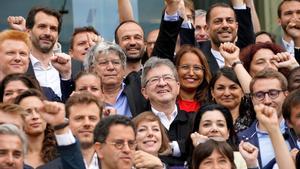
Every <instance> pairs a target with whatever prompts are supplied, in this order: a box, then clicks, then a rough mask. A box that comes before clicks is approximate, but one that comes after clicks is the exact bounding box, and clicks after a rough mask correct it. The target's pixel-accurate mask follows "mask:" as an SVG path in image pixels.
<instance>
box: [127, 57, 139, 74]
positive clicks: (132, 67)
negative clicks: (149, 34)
mask: <svg viewBox="0 0 300 169" xmlns="http://www.w3.org/2000/svg"><path fill="white" fill-rule="evenodd" d="M141 65H142V64H141V60H140V61H138V62H127V63H126V69H125V74H126V76H127V75H128V74H129V73H131V72H133V71H136V72H138V71H140V70H141Z"/></svg>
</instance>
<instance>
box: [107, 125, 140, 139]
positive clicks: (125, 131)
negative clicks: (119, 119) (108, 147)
mask: <svg viewBox="0 0 300 169" xmlns="http://www.w3.org/2000/svg"><path fill="white" fill-rule="evenodd" d="M107 139H111V140H114V139H127V140H135V133H134V130H133V128H132V127H131V126H126V125H123V124H114V125H111V126H110V127H109V134H108V136H107Z"/></svg>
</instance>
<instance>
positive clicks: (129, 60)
mask: <svg viewBox="0 0 300 169" xmlns="http://www.w3.org/2000/svg"><path fill="white" fill-rule="evenodd" d="M142 56H143V55H139V56H137V57H136V56H133V57H132V56H128V55H127V59H126V62H127V63H138V62H140V61H141V60H142Z"/></svg>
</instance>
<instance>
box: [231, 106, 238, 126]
mask: <svg viewBox="0 0 300 169" xmlns="http://www.w3.org/2000/svg"><path fill="white" fill-rule="evenodd" d="M239 109H240V106H239V105H238V106H236V107H235V108H233V109H230V113H231V115H232V118H233V123H235V122H236V119H237V118H238V117H239V115H240V110H239Z"/></svg>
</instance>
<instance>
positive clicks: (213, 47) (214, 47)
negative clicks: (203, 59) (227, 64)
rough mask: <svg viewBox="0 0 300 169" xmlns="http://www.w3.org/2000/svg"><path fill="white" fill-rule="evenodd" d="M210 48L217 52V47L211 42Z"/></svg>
mask: <svg viewBox="0 0 300 169" xmlns="http://www.w3.org/2000/svg"><path fill="white" fill-rule="evenodd" d="M211 48H212V49H214V50H216V51H219V46H217V45H216V44H214V43H213V42H211Z"/></svg>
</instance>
